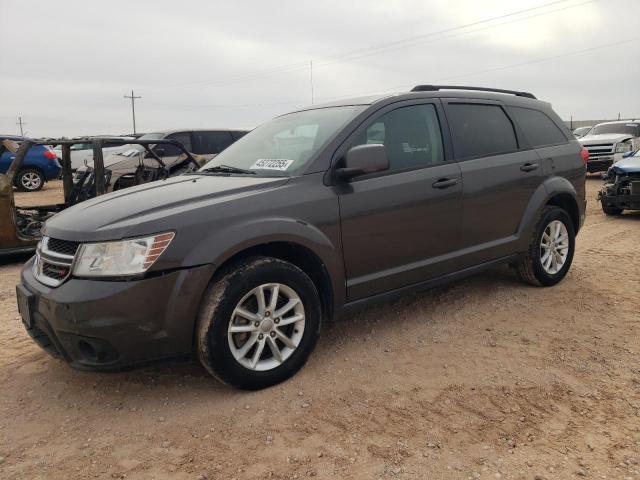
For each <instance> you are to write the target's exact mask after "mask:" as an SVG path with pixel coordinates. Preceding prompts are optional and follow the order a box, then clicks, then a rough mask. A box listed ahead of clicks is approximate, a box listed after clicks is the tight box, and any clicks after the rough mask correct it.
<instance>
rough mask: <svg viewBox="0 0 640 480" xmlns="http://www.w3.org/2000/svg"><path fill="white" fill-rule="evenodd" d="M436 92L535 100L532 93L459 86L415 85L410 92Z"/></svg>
mask: <svg viewBox="0 0 640 480" xmlns="http://www.w3.org/2000/svg"><path fill="white" fill-rule="evenodd" d="M438 90H472V91H476V92H495V93H509V94H511V95H516V96H518V97H527V98H534V99H535V98H536V97H535V95H534V94H533V93H529V92H518V91H517V90H503V89H501V88H485V87H464V86H461V85H416V86H415V87H413V88H412V89H411V91H412V92H436V91H438Z"/></svg>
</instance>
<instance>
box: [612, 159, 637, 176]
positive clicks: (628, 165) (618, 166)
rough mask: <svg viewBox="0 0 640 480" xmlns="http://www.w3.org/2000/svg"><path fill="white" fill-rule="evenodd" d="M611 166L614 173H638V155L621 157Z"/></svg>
mask: <svg viewBox="0 0 640 480" xmlns="http://www.w3.org/2000/svg"><path fill="white" fill-rule="evenodd" d="M611 168H612V169H613V171H614V172H615V173H616V174H625V173H640V156H634V157H627V158H623V159H622V160H620V161H618V162H616V163H614V164H613V166H612V167H611Z"/></svg>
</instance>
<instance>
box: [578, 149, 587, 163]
mask: <svg viewBox="0 0 640 480" xmlns="http://www.w3.org/2000/svg"><path fill="white" fill-rule="evenodd" d="M580 156H581V157H582V161H583V162H584V164H585V165H586V164H587V162H588V161H589V150H587V149H586V148H584V147H582V148H581V149H580Z"/></svg>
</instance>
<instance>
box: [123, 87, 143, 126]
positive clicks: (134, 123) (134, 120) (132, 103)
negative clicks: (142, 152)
mask: <svg viewBox="0 0 640 480" xmlns="http://www.w3.org/2000/svg"><path fill="white" fill-rule="evenodd" d="M124 98H130V99H131V113H132V115H133V134H134V135H135V134H136V99H137V98H142V97H136V96H135V95H134V94H133V90H131V95H125V96H124Z"/></svg>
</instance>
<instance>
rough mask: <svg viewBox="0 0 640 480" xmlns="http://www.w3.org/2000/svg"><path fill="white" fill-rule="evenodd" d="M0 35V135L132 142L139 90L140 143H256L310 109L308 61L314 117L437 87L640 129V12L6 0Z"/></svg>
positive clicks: (541, 1)
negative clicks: (126, 137)
mask: <svg viewBox="0 0 640 480" xmlns="http://www.w3.org/2000/svg"><path fill="white" fill-rule="evenodd" d="M545 5H546V6H545ZM541 6H544V7H543V8H537V7H541ZM518 11H522V12H521V13H517V14H514V13H515V12H518ZM492 18H494V20H491V21H487V20H489V19H492ZM0 22H1V26H0V132H1V133H19V129H18V126H17V125H16V122H17V119H18V116H22V118H23V120H24V121H25V122H26V126H25V130H26V132H27V133H28V134H29V135H31V136H62V135H65V136H74V135H85V134H122V133H127V132H130V131H132V123H131V104H130V101H129V100H127V99H125V98H124V95H125V94H130V92H131V89H134V90H135V93H136V95H141V96H142V98H141V99H139V100H138V101H137V102H136V113H137V127H138V131H142V132H149V131H153V130H158V129H167V128H187V127H194V128H201V127H254V126H255V125H257V124H259V123H261V122H263V121H265V120H267V119H269V118H271V117H273V116H275V115H279V114H281V113H285V112H287V111H290V110H294V109H296V108H298V107H300V106H304V105H307V104H310V103H312V93H311V78H310V77H311V76H310V73H311V71H310V70H311V69H310V62H311V61H313V64H314V68H313V97H314V102H315V103H319V102H325V101H329V100H332V99H336V98H341V97H348V96H357V95H362V94H372V93H378V92H381V93H383V92H394V91H403V90H407V89H409V88H411V87H412V86H413V85H415V84H418V83H437V82H439V83H448V84H462V85H480V86H491V87H499V88H509V89H518V90H526V91H531V92H533V93H534V94H535V95H536V96H538V98H542V99H544V100H547V101H550V102H551V103H552V104H553V106H554V108H555V109H556V111H557V112H558V113H559V114H560V116H562V117H563V118H565V119H568V118H569V117H570V116H571V115H573V117H574V118H577V119H580V118H586V119H589V118H614V117H617V116H618V113H620V115H621V116H622V117H623V118H624V117H630V116H640V0H565V1H555V2H554V1H552V0H422V1H419V0H396V1H394V0H361V1H345V0H323V1H304V0H286V1H275V0H272V1H264V0H263V1H260V0H251V1H249V0H248V1H242V0H235V1H223V0H217V1H195V0H194V1H189V0H183V1H181V2H176V1H175V0H173V1H159V0H153V1H141V0H138V1H135V2H134V1H113V0H111V1H108V2H104V1H103V2H98V1H73V0H60V1H46V0H43V1H31V0H0Z"/></svg>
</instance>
